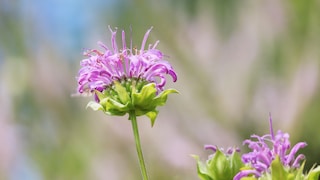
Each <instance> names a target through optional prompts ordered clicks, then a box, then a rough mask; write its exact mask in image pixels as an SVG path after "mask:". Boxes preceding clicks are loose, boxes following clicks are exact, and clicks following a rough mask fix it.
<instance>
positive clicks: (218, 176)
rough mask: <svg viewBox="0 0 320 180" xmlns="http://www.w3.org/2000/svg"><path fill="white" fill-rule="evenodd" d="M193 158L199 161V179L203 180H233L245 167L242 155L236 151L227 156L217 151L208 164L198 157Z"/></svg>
mask: <svg viewBox="0 0 320 180" xmlns="http://www.w3.org/2000/svg"><path fill="white" fill-rule="evenodd" d="M193 157H194V158H195V159H196V160H197V169H198V177H199V178H200V179H201V180H232V179H233V177H234V176H235V175H236V174H237V173H238V172H239V170H240V168H241V167H243V166H244V164H243V163H242V161H241V157H240V154H239V153H238V152H236V151H234V152H232V154H225V153H223V152H221V150H219V149H217V151H216V152H215V153H214V154H213V155H212V156H211V157H210V158H209V159H208V160H207V161H206V163H203V162H202V161H200V160H199V157H198V156H196V155H193Z"/></svg>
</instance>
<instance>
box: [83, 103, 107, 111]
mask: <svg viewBox="0 0 320 180" xmlns="http://www.w3.org/2000/svg"><path fill="white" fill-rule="evenodd" d="M88 107H90V108H91V109H92V110H94V111H98V110H102V111H104V109H103V106H102V105H101V104H99V103H97V102H95V101H90V102H89V103H88V104H87V106H86V108H88Z"/></svg>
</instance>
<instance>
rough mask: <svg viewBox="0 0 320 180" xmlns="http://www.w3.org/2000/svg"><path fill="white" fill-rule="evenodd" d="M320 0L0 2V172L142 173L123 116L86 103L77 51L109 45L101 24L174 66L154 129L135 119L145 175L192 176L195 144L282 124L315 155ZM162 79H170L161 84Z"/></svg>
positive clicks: (232, 142) (29, 177) (118, 178)
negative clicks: (152, 47)
mask: <svg viewBox="0 0 320 180" xmlns="http://www.w3.org/2000/svg"><path fill="white" fill-rule="evenodd" d="M319 9H320V1H318V0H304V1H302V0H268V1H256V0H245V1H239V0H203V1H194V0H177V1H169V0H161V1H156V0H151V1H147V0H131V1H130V0H109V1H102V0H101V1H99V0H91V1H85V0H55V1H53V0H52V1H49V0H14V1H12V0H1V1H0V179H4V180H7V179H8V180H42V179H48V180H51V179H52V180H73V179H74V180H82V179H83V180H87V179H94V180H106V179H108V180H109V179H110V180H123V179H130V180H138V179H141V176H140V171H139V165H138V160H137V156H136V152H135V147H134V141H133V135H132V130H131V124H130V122H129V121H128V120H127V117H110V116H106V115H104V114H103V113H102V112H93V111H92V110H91V109H85V106H86V104H87V102H88V101H89V100H92V97H73V96H71V95H72V94H74V93H76V87H77V82H76V79H75V77H76V76H77V73H78V69H79V67H80V66H79V62H80V60H82V59H83V58H84V57H83V56H82V52H83V49H86V48H89V49H90V48H99V46H98V45H97V44H96V42H97V41H103V42H104V43H105V44H107V45H109V46H110V44H111V43H110V32H109V30H108V28H107V27H108V25H111V26H112V27H118V28H119V29H125V30H127V31H129V29H130V26H131V27H132V29H133V42H134V44H135V45H136V46H140V43H141V41H142V38H143V35H144V33H145V32H146V30H147V29H148V28H150V27H151V26H153V27H154V28H153V30H152V32H151V35H150V38H149V41H148V42H149V43H154V42H155V41H156V40H158V39H159V40H160V44H159V46H158V47H159V49H161V50H162V51H163V52H164V54H166V55H167V56H168V60H169V61H170V62H171V63H172V65H173V66H174V68H175V70H176V72H177V73H178V82H177V83H171V82H170V83H168V86H167V87H172V88H176V89H178V90H179V91H180V94H179V95H175V94H174V95H171V96H170V97H169V100H168V103H167V105H166V106H164V107H161V108H160V114H159V116H158V119H157V121H156V123H155V126H154V127H153V128H151V127H150V122H149V121H148V119H146V118H144V117H141V118H139V119H138V120H139V121H138V122H139V126H140V135H141V141H142V148H143V151H144V155H145V160H146V163H147V168H148V171H149V175H150V177H151V179H153V180H163V179H170V180H171V179H172V180H182V179H183V180H189V179H190V180H195V179H197V174H196V163H195V161H194V160H193V159H192V158H191V156H190V155H191V154H198V155H200V156H201V158H202V159H203V160H205V159H206V158H207V156H208V155H209V154H210V152H205V151H204V150H203V145H205V144H215V145H218V146H220V147H228V146H239V147H241V148H242V149H243V150H245V148H244V147H243V146H242V144H241V143H242V141H243V140H244V139H246V138H248V137H249V135H250V134H253V133H256V134H259V135H261V134H265V133H268V132H269V127H268V118H269V117H268V116H269V112H271V114H272V118H273V120H274V129H276V130H277V129H282V130H283V131H286V132H289V133H290V135H291V141H292V143H296V142H298V141H306V142H307V143H308V146H307V147H306V148H305V149H304V150H303V151H301V152H303V153H305V154H306V157H307V166H306V169H308V168H310V167H311V166H312V165H313V164H314V163H317V162H320V151H319V149H320V131H319V122H320V112H319V110H320V91H319V90H320V89H319V88H320V87H319V84H320V72H319V70H320V49H319V47H320V36H319V34H320V11H319ZM169 81H170V80H169Z"/></svg>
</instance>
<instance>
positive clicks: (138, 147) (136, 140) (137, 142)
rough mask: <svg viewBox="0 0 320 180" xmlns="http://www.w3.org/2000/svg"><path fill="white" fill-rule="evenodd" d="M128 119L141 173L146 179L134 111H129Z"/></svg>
mask: <svg viewBox="0 0 320 180" xmlns="http://www.w3.org/2000/svg"><path fill="white" fill-rule="evenodd" d="M129 120H131V124H132V130H133V135H134V141H135V144H136V149H137V154H138V158H139V164H140V170H141V175H142V177H143V180H148V174H147V169H146V165H145V163H144V158H143V153H142V148H141V143H140V136H139V129H138V123H137V117H136V115H135V112H134V111H130V113H129Z"/></svg>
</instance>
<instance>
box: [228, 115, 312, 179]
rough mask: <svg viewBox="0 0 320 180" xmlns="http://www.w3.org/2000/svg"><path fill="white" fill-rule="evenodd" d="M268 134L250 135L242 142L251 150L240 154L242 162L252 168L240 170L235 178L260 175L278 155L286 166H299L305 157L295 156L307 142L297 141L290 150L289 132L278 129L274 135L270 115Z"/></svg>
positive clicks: (267, 170) (266, 170) (301, 155)
mask: <svg viewBox="0 0 320 180" xmlns="http://www.w3.org/2000/svg"><path fill="white" fill-rule="evenodd" d="M269 121H270V134H266V135H264V136H257V135H252V136H251V138H254V139H256V140H251V139H247V140H245V141H244V142H243V144H247V145H248V147H249V148H250V149H251V150H252V151H251V152H249V153H247V154H243V155H242V162H243V163H244V164H247V165H249V166H250V167H251V168H252V169H247V170H242V171H240V172H239V173H238V174H237V175H236V176H235V177H234V179H235V180H240V179H241V178H242V177H246V176H248V175H254V176H256V177H260V176H261V175H262V174H263V173H265V172H269V171H270V169H269V167H270V165H271V163H272V161H273V160H274V159H275V158H276V157H277V156H278V157H279V158H280V161H281V163H282V164H283V165H284V166H285V167H288V168H299V167H300V161H301V160H302V159H304V158H305V156H304V155H303V154H299V155H298V156H296V153H297V151H298V150H299V149H300V148H304V147H305V146H306V145H307V144H306V143H305V142H299V143H297V144H296V145H295V146H293V148H292V149H291V150H290V147H291V145H290V141H289V134H288V133H283V132H282V131H280V130H279V131H278V132H277V134H276V135H274V133H273V129H272V119H271V116H270V120H269Z"/></svg>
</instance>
